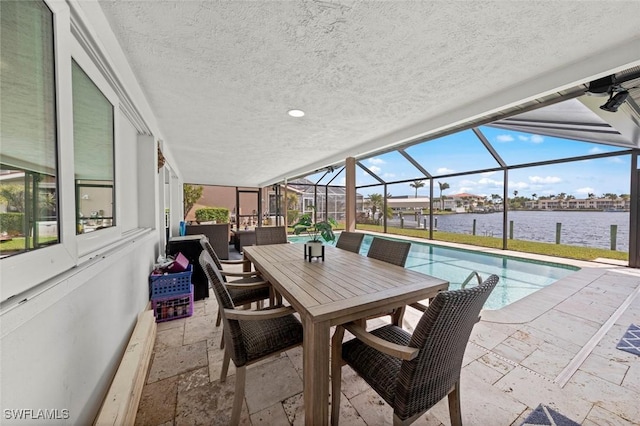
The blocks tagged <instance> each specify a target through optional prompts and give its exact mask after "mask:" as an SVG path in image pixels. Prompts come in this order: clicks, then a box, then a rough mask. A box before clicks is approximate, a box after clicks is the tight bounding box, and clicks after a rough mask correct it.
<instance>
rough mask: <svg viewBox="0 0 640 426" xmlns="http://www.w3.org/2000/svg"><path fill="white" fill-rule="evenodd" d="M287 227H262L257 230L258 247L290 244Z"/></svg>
mask: <svg viewBox="0 0 640 426" xmlns="http://www.w3.org/2000/svg"><path fill="white" fill-rule="evenodd" d="M288 242H289V240H288V239H287V228H286V227H285V226H262V227H258V228H256V245H257V246H264V245H267V244H283V243H288Z"/></svg>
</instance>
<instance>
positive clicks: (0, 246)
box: [0, 237, 57, 254]
mask: <svg viewBox="0 0 640 426" xmlns="http://www.w3.org/2000/svg"><path fill="white" fill-rule="evenodd" d="M54 241H57V238H56V237H46V238H40V245H41V246H42V245H46V244H47V243H51V242H54ZM29 246H30V247H29V249H33V240H31V241H30V244H29ZM24 249H25V242H24V237H14V238H13V239H11V240H9V241H2V242H0V253H3V254H7V253H10V252H14V251H22V250H24Z"/></svg>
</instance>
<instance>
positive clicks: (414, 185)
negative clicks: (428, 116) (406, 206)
mask: <svg viewBox="0 0 640 426" xmlns="http://www.w3.org/2000/svg"><path fill="white" fill-rule="evenodd" d="M409 186H410V187H412V188H415V189H416V198H418V188H422V187H424V181H423V180H419V179H417V180H414V181H413V183H410V184H409Z"/></svg>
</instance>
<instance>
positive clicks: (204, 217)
mask: <svg viewBox="0 0 640 426" xmlns="http://www.w3.org/2000/svg"><path fill="white" fill-rule="evenodd" d="M196 220H197V221H198V222H212V221H214V220H215V221H216V223H229V209H227V208H224V207H205V208H202V209H198V210H196Z"/></svg>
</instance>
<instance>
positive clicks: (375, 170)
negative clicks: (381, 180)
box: [369, 166, 382, 174]
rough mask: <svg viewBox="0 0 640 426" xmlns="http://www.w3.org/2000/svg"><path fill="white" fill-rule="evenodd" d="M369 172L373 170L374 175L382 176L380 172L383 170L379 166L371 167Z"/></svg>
mask: <svg viewBox="0 0 640 426" xmlns="http://www.w3.org/2000/svg"><path fill="white" fill-rule="evenodd" d="M369 170H371V172H372V173H375V174H380V170H382V169H381V168H380V167H378V166H371V167H369Z"/></svg>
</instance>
